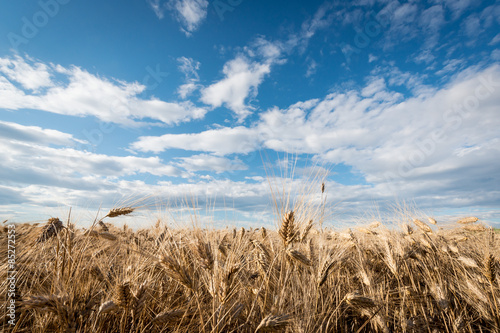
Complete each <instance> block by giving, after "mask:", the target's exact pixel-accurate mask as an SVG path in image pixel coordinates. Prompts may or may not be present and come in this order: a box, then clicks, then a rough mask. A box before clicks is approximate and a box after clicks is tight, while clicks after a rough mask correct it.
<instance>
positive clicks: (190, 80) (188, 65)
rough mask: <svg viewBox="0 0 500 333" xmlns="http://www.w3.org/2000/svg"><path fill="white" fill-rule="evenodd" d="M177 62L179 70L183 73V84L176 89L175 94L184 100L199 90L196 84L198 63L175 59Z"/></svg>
mask: <svg viewBox="0 0 500 333" xmlns="http://www.w3.org/2000/svg"><path fill="white" fill-rule="evenodd" d="M177 61H178V62H179V70H180V71H181V72H182V73H184V76H185V81H186V83H185V84H182V85H181V86H179V88H178V89H177V94H178V95H179V96H180V97H181V98H182V99H186V98H187V97H188V96H189V95H191V94H192V93H193V92H194V91H196V90H198V89H199V88H200V85H199V84H198V82H199V80H200V77H199V76H198V70H199V69H200V65H201V64H200V62H198V61H196V60H193V59H192V58H187V57H180V58H177Z"/></svg>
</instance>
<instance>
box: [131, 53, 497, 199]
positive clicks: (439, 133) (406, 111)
mask: <svg viewBox="0 0 500 333" xmlns="http://www.w3.org/2000/svg"><path fill="white" fill-rule="evenodd" d="M450 64H451V62H450ZM393 72H394V73H392V74H391V73H386V75H387V79H386V80H387V81H386V80H384V79H383V78H382V77H379V78H377V77H373V78H371V79H370V80H369V84H368V85H367V86H366V87H365V88H364V89H361V92H359V91H356V90H351V91H345V92H334V93H331V94H328V95H327V96H326V97H324V98H323V99H321V100H310V101H306V102H300V103H296V104H294V105H292V106H290V107H288V108H285V109H279V108H276V107H275V108H271V109H269V110H268V111H266V112H264V113H262V114H261V116H260V119H259V121H257V122H256V123H254V124H253V125H252V126H251V127H250V128H245V127H236V128H220V129H215V130H209V131H204V132H201V133H195V134H179V135H175V134H174V135H166V136H162V137H143V138H140V140H139V141H138V142H136V143H134V144H133V145H132V147H133V148H134V149H137V150H144V151H156V152H157V151H161V150H163V149H169V148H180V149H185V150H192V151H204V152H211V153H214V154H217V155H227V154H233V153H243V154H245V153H250V152H252V151H254V150H258V149H262V148H267V149H272V150H275V151H278V152H287V153H299V154H300V153H305V154H312V155H313V156H315V159H317V160H323V161H328V162H329V163H334V164H336V163H342V164H345V165H349V166H351V167H352V168H353V172H358V173H359V174H360V175H362V177H364V178H365V179H366V181H367V182H368V183H371V184H372V185H366V186H365V185H363V186H361V185H360V188H359V189H358V190H359V191H361V192H359V191H358V192H356V193H357V194H358V195H361V194H360V193H363V195H364V196H365V197H366V198H368V197H370V198H371V199H373V200H375V198H379V199H380V198H386V199H391V198H390V196H391V193H392V195H394V193H395V192H394V191H396V192H397V193H399V194H402V195H404V197H410V198H412V197H413V198H420V199H422V200H424V201H425V202H426V203H427V204H430V203H432V202H434V203H436V202H437V201H435V200H436V199H435V198H432V195H431V193H432V191H435V192H434V193H440V195H442V198H440V200H442V201H440V202H441V203H442V204H443V205H451V206H454V205H455V203H454V202H455V201H454V200H453V196H457V197H460V196H461V197H469V196H470V193H469V191H471V188H472V187H474V186H475V187H477V186H480V187H481V189H482V191H483V192H481V193H490V194H489V195H491V196H493V197H491V198H487V197H486V196H485V194H483V195H478V196H476V197H474V198H470V199H467V200H465V201H462V202H461V203H460V204H464V202H467V204H471V205H474V204H481V203H483V204H485V203H487V202H494V201H495V200H498V199H499V198H497V197H495V194H494V193H497V192H496V189H494V186H495V185H494V184H495V182H498V180H499V179H500V174H499V172H500V171H499V170H500V168H498V161H499V160H500V149H498V148H497V147H500V145H499V142H500V138H499V136H498V128H499V127H500V118H499V117H498V112H497V106H498V105H499V104H500V94H498V93H497V92H498V90H500V66H498V65H494V66H491V67H489V68H487V69H484V70H482V71H479V70H478V69H477V68H468V69H466V70H464V71H462V72H461V73H460V75H455V76H454V77H453V78H452V80H451V81H450V82H449V83H448V84H446V85H445V86H444V87H443V88H442V89H435V88H434V89H428V90H427V91H426V93H424V94H421V93H416V94H415V96H414V97H406V98H405V99H403V98H402V95H401V94H399V93H396V92H394V91H391V90H390V88H388V87H387V85H386V82H389V83H390V86H392V85H394V84H409V85H411V82H415V81H417V82H418V80H419V78H418V77H417V78H415V77H411V76H409V75H404V73H402V72H400V71H393ZM421 89H422V88H421ZM361 188H362V189H361ZM348 189H349V190H352V187H349V188H348ZM346 191H347V188H346ZM492 200H493V201H492Z"/></svg>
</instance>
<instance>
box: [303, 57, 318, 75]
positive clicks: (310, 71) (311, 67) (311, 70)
mask: <svg viewBox="0 0 500 333" xmlns="http://www.w3.org/2000/svg"><path fill="white" fill-rule="evenodd" d="M317 67H318V63H317V62H316V61H314V59H311V61H309V64H308V65H307V72H306V77H310V76H312V75H314V74H315V73H316V70H317Z"/></svg>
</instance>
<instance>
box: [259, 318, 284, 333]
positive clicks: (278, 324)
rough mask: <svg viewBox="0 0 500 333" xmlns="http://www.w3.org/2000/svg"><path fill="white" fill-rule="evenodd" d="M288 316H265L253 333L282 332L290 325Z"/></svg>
mask: <svg viewBox="0 0 500 333" xmlns="http://www.w3.org/2000/svg"><path fill="white" fill-rule="evenodd" d="M291 318H292V317H291V316H290V315H267V316H266V317H264V318H263V319H262V320H261V322H260V324H259V326H257V329H256V330H255V332H283V330H284V329H285V328H286V326H288V325H289V324H290V320H291Z"/></svg>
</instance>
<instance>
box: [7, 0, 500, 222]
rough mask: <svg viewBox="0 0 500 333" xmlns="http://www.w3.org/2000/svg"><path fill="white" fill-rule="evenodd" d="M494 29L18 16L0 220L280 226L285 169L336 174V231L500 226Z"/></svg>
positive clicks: (374, 22) (245, 15) (291, 6)
mask: <svg viewBox="0 0 500 333" xmlns="http://www.w3.org/2000/svg"><path fill="white" fill-rule="evenodd" d="M499 26H500V1H472V0H432V1H389V0H359V1H351V2H341V1H332V2H329V1H326V2H325V1H309V2H304V1H257V0H255V1H248V0H215V1H207V0H167V1H164V0H137V1H125V2H123V1H120V2H119V1H95V0H89V1H78V0H41V1H17V2H3V3H2V4H0V145H1V149H0V163H1V168H0V217H1V218H2V219H10V220H13V221H36V220H44V219H46V218H48V217H50V216H55V215H58V216H59V215H62V214H63V213H64V212H67V211H68V208H69V207H73V209H75V210H78V209H81V210H82V211H84V212H91V213H94V212H95V211H96V209H97V208H98V207H100V206H101V207H102V209H108V208H110V207H113V206H114V205H117V204H120V203H123V202H126V203H131V200H133V199H138V198H145V197H146V196H147V197H148V198H147V199H145V200H146V201H148V202H149V206H148V210H147V211H148V212H147V213H145V215H147V216H148V218H151V216H154V215H155V214H156V213H155V210H157V209H159V208H158V207H159V206H161V207H167V206H172V207H171V209H172V210H175V209H177V208H179V206H178V205H177V204H172V202H177V201H178V200H183V199H185V198H193V197H196V198H197V199H198V204H199V206H201V207H206V206H210V207H211V209H212V212H215V213H212V214H213V215H215V216H216V217H217V218H220V219H221V220H220V221H221V222H220V225H224V224H244V225H260V224H266V223H267V224H269V223H272V222H271V218H272V210H273V206H272V202H271V200H270V192H271V191H270V186H269V182H268V177H267V176H266V168H267V173H269V172H272V171H271V170H273V171H274V172H275V173H276V175H277V177H276V178H275V179H274V180H273V181H272V182H273V183H274V184H282V182H284V180H281V179H280V176H281V172H280V167H282V166H283V165H284V164H288V165H295V175H294V179H293V180H288V181H287V185H286V186H287V188H288V189H289V191H291V192H292V193H299V192H300V189H301V186H303V184H304V183H305V182H306V181H304V180H301V178H305V179H307V177H308V176H307V175H311V172H319V173H321V172H322V170H329V171H330V172H329V174H328V176H327V178H326V184H327V186H326V192H325V194H324V196H323V197H322V196H321V193H319V192H320V191H319V189H318V191H317V192H318V193H311V196H310V197H309V198H308V200H311V202H316V203H317V202H321V200H326V202H327V204H328V205H329V206H331V207H333V210H332V215H331V216H332V218H331V219H330V221H327V223H332V224H335V223H340V222H339V221H350V220H352V219H353V218H356V217H360V216H365V217H366V216H368V217H369V218H371V217H373V216H372V215H377V214H381V215H384V214H385V212H387V213H390V212H391V211H392V209H393V206H394V205H396V204H398V203H401V202H410V203H412V204H413V205H414V207H416V208H417V209H418V210H419V211H421V214H424V215H425V214H427V215H429V216H437V217H441V218H442V219H443V220H447V219H453V218H454V217H455V216H463V215H469V214H473V215H477V216H478V217H480V218H481V219H482V220H483V221H485V222H487V223H490V224H497V225H498V224H499V222H500V210H499V207H500V205H499V204H500V148H499V147H500V142H499V141H500V131H499V128H500V93H499V91H500V65H499V62H500V29H499ZM264 162H265V163H266V164H267V167H266V168H264ZM311 170H313V171H311ZM313 192H314V191H313ZM151 200H153V201H155V202H159V204H158V205H159V206H155V205H154V204H151ZM176 207H177V208H176ZM373 212H375V213H373ZM222 216H224V218H222ZM227 216H230V217H229V218H228V217H227ZM137 218H138V217H137ZM84 219H86V217H85V218H84ZM138 220H140V219H138ZM145 220H147V218H145ZM137 223H139V222H137ZM140 223H143V222H140Z"/></svg>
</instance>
